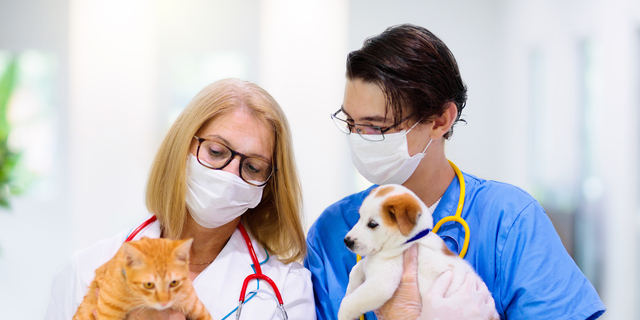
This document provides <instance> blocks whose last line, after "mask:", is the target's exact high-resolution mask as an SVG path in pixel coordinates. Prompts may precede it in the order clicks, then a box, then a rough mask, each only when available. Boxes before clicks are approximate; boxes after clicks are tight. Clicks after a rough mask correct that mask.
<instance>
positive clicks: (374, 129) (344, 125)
mask: <svg viewBox="0 0 640 320" xmlns="http://www.w3.org/2000/svg"><path fill="white" fill-rule="evenodd" d="M340 112H342V108H340V109H339V110H338V111H336V112H335V113H334V114H332V115H331V119H332V120H333V123H335V124H336V127H338V129H339V130H340V131H342V132H344V133H346V134H351V133H357V134H359V135H360V137H362V139H365V140H368V141H382V140H384V134H385V132H388V131H389V130H391V129H393V128H395V127H397V126H399V125H400V124H402V123H403V122H405V121H407V120H409V119H410V118H411V117H412V116H413V114H412V115H410V116H408V117H406V118H404V119H402V120H400V121H399V122H398V123H396V124H394V125H391V126H388V127H385V128H383V127H380V126H372V125H366V124H356V123H351V122H353V121H351V122H349V120H344V119H340V118H338V113H340Z"/></svg>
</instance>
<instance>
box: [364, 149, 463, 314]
mask: <svg viewBox="0 0 640 320" xmlns="http://www.w3.org/2000/svg"><path fill="white" fill-rule="evenodd" d="M447 161H449V164H450V165H451V168H453V171H454V172H455V173H456V176H457V177H458V181H459V182H460V197H459V198H458V208H457V209H456V214H455V215H453V216H448V217H444V218H442V219H441V220H440V221H438V223H436V225H435V226H434V227H433V230H432V231H433V232H438V230H440V227H441V226H442V225H443V224H445V223H447V222H451V221H454V222H457V223H459V224H461V225H462V226H463V227H464V244H463V245H462V250H460V254H459V256H460V258H464V256H465V255H467V249H469V239H470V238H469V235H470V234H471V231H469V225H468V224H467V222H466V221H464V219H462V207H464V196H465V192H466V190H465V185H464V177H463V176H462V172H461V171H460V169H458V166H456V165H455V164H454V163H453V162H451V160H447ZM360 259H362V257H360V255H358V256H357V261H360ZM360 320H365V319H364V315H361V316H360Z"/></svg>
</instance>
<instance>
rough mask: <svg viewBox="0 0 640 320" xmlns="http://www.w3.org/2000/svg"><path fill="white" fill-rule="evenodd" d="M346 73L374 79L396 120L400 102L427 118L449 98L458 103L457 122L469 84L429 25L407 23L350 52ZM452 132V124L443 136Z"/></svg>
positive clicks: (350, 76)
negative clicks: (463, 80)
mask: <svg viewBox="0 0 640 320" xmlns="http://www.w3.org/2000/svg"><path fill="white" fill-rule="evenodd" d="M347 78H348V79H349V80H354V79H361V80H363V81H365V82H369V83H375V84H377V85H378V86H379V87H380V88H381V89H382V91H383V92H384V94H385V97H386V100H387V112H389V110H393V114H394V122H395V123H399V121H400V120H401V119H402V118H404V116H403V114H402V109H403V107H404V108H406V109H407V111H408V114H409V115H413V118H414V119H415V118H417V119H418V120H420V119H421V120H422V121H425V122H429V121H432V120H433V119H434V118H435V117H438V116H440V115H442V114H443V113H444V111H445V106H446V105H447V104H448V103H449V102H453V103H455V105H456V106H457V108H458V114H457V116H456V120H455V122H454V124H455V123H456V122H458V121H460V115H461V114H462V109H463V108H464V106H465V104H466V101H467V87H466V86H465V84H464V83H463V82H462V78H461V77H460V71H459V70H458V63H457V62H456V59H455V58H454V57H453V54H452V53H451V51H449V48H447V46H446V45H445V44H444V42H442V40H440V39H439V38H438V37H436V36H435V35H434V34H433V33H431V32H430V31H429V30H427V29H425V28H422V27H419V26H415V25H411V24H402V25H397V26H392V27H389V28H387V29H386V30H385V31H384V32H382V33H381V34H379V35H377V36H373V37H370V38H367V39H366V40H365V41H364V43H363V45H362V48H361V49H359V50H356V51H352V52H351V53H349V55H348V56H347ZM462 121H464V120H462ZM452 134H453V126H452V128H451V130H450V131H449V132H447V133H446V134H445V136H444V137H445V138H446V139H449V138H450V137H451V135H452Z"/></svg>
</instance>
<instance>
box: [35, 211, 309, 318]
mask: <svg viewBox="0 0 640 320" xmlns="http://www.w3.org/2000/svg"><path fill="white" fill-rule="evenodd" d="M129 232H130V231H129V230H126V231H123V232H121V233H119V234H117V235H116V236H115V237H113V238H109V239H105V240H102V241H100V242H98V243H96V244H94V245H92V246H91V247H88V248H86V249H83V250H80V251H77V252H76V253H74V254H73V255H72V256H71V261H70V262H68V263H67V264H66V265H65V266H64V267H62V269H61V270H60V271H59V272H58V274H57V275H56V277H55V279H54V281H53V289H52V293H51V300H50V302H49V308H48V310H47V314H46V316H45V320H71V318H73V315H74V314H75V312H76V310H77V308H78V305H80V303H81V302H82V299H83V298H84V296H85V294H86V293H87V289H88V287H89V284H90V283H91V281H93V278H94V276H95V270H96V269H97V268H98V267H99V266H101V265H102V264H104V263H105V262H107V261H108V260H109V259H111V258H112V257H113V256H114V255H115V253H116V252H117V251H118V249H119V248H120V246H121V245H122V243H123V242H124V240H125V239H126V237H127V235H128V233H129ZM144 236H146V237H149V238H158V237H159V236H160V223H159V222H158V221H155V222H154V223H152V224H150V225H149V226H147V227H146V228H145V229H144V230H142V231H140V233H139V234H138V235H137V236H136V237H135V238H134V240H138V239H140V238H141V237H144ZM251 241H252V243H253V247H254V249H255V251H256V255H257V256H258V261H260V262H261V263H262V262H263V261H265V260H266V259H267V255H266V252H265V250H264V249H263V247H262V246H261V245H260V244H259V243H258V242H256V241H255V239H253V237H252V238H251ZM251 265H252V262H251V257H250V256H249V250H248V248H247V244H246V243H245V241H244V238H243V237H242V234H241V233H240V231H239V230H237V229H236V231H235V232H234V233H233V235H231V238H230V239H229V242H227V244H226V245H225V247H224V248H223V249H222V251H221V252H220V254H219V255H218V256H217V257H216V260H215V261H213V263H211V264H210V265H209V266H208V267H207V268H206V269H205V270H204V271H202V272H201V273H200V274H199V275H198V277H196V279H195V280H194V281H193V286H194V288H195V290H196V293H197V294H198V297H199V298H200V300H202V302H203V303H204V305H205V306H206V307H207V309H208V310H209V312H210V313H211V316H212V317H213V319H215V320H221V319H222V318H223V317H225V316H226V315H227V314H229V312H231V311H232V310H233V309H234V308H236V307H237V306H238V299H239V297H240V290H241V288H242V282H243V281H244V279H245V277H246V276H248V275H250V274H253V273H254V271H253V269H252V267H251ZM261 267H262V272H263V273H264V274H265V275H267V276H269V277H270V278H271V279H272V280H273V281H274V282H275V283H276V285H277V286H278V289H279V290H280V293H281V295H282V300H283V301H284V306H285V309H286V310H287V315H288V316H289V319H292V320H297V319H304V320H309V319H311V320H314V319H316V311H315V303H314V299H313V288H312V284H311V273H310V272H309V270H307V269H305V268H304V267H303V266H302V265H301V264H299V263H295V262H294V263H289V264H286V265H285V264H283V263H282V262H280V261H279V260H278V259H277V257H275V256H270V257H269V259H268V260H267V262H266V263H264V264H262V265H261ZM256 284H257V282H256V281H255V280H252V281H251V282H250V283H249V286H248V288H247V292H249V291H251V290H255V289H256ZM259 286H260V289H265V290H268V291H269V292H271V293H273V290H272V289H271V287H270V286H269V285H268V284H267V283H266V282H265V281H260V282H259ZM276 306H277V304H276V302H275V301H274V300H273V299H272V298H271V297H270V296H268V295H267V294H264V293H261V294H258V295H257V296H256V297H254V298H253V299H251V300H249V301H247V302H246V303H245V305H244V306H243V308H242V316H241V319H252V320H259V319H269V320H271V319H282V316H281V313H280V311H279V310H278V309H277V307H276ZM227 319H234V320H235V313H234V314H232V315H231V316H229V317H228V318H227Z"/></svg>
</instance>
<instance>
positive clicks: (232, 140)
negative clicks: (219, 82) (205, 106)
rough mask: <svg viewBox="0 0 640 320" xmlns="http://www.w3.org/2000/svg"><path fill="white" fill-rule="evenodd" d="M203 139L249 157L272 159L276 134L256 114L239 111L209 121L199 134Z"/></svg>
mask: <svg viewBox="0 0 640 320" xmlns="http://www.w3.org/2000/svg"><path fill="white" fill-rule="evenodd" d="M196 135H198V136H199V137H201V138H206V139H213V140H216V141H220V142H223V143H224V144H226V145H227V146H228V147H230V148H231V149H233V150H235V151H237V152H240V153H243V154H246V155H248V156H261V157H263V158H266V159H271V158H272V153H273V147H274V144H275V134H274V132H273V130H272V129H271V128H270V127H269V126H268V125H267V124H266V121H263V120H261V119H258V118H257V117H256V116H255V115H254V114H252V113H250V112H248V111H246V110H242V109H238V110H234V111H232V112H228V113H225V114H222V115H219V116H217V117H215V118H213V119H211V120H209V121H207V122H206V123H205V124H204V125H203V126H202V128H200V130H198V132H197V134H196Z"/></svg>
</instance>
